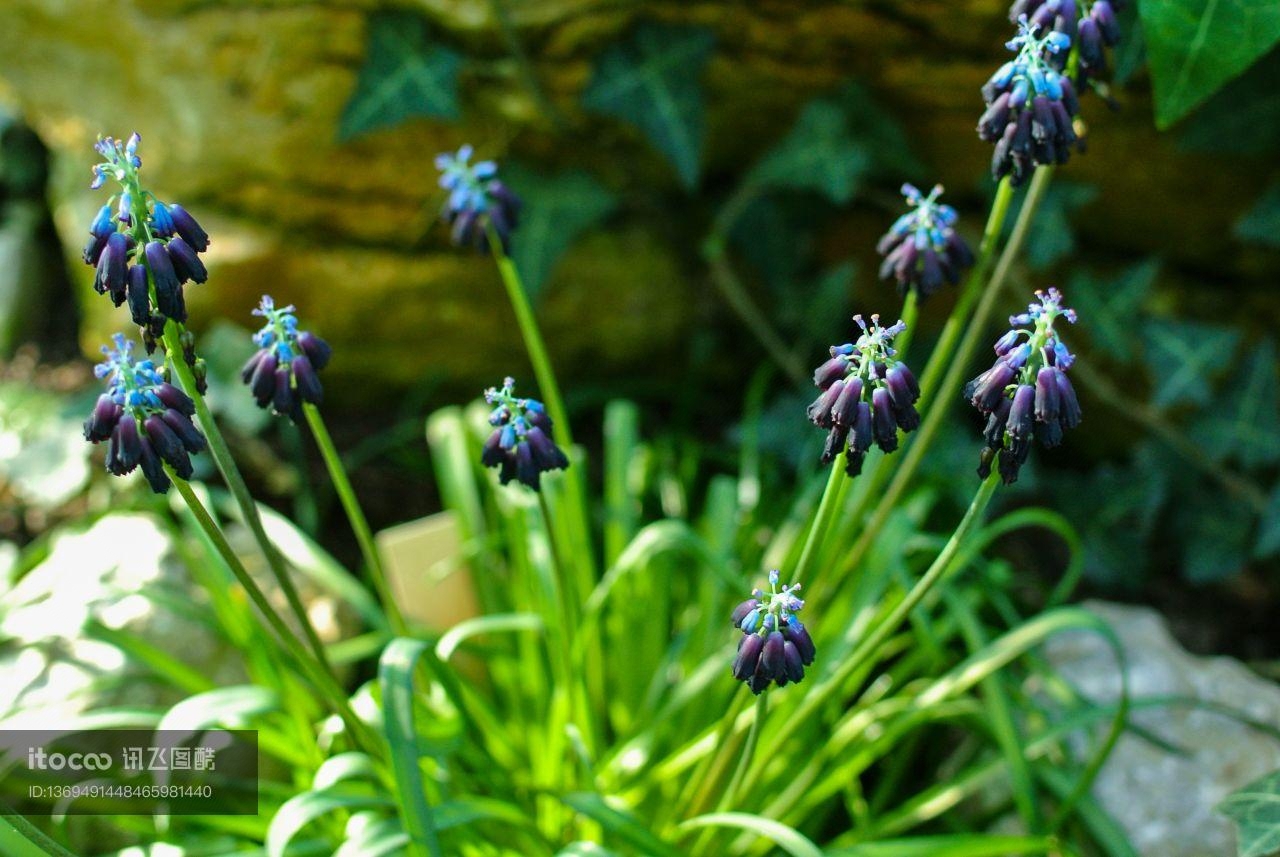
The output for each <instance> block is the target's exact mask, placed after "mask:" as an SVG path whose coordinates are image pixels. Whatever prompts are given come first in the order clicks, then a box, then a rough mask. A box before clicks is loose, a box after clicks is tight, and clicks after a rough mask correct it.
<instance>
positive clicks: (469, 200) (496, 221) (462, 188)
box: [436, 146, 520, 252]
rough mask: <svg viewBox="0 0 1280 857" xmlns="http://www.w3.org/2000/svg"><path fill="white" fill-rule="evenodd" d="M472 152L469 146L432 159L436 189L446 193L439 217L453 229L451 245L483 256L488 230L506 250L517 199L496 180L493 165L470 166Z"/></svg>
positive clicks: (516, 216)
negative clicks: (437, 182)
mask: <svg viewBox="0 0 1280 857" xmlns="http://www.w3.org/2000/svg"><path fill="white" fill-rule="evenodd" d="M473 152H474V150H473V149H472V147H471V146H463V147H461V148H460V149H458V151H457V153H456V154H452V153H449V152H445V153H444V154H441V155H437V156H436V169H438V170H440V187H442V188H444V189H445V190H447V191H448V192H449V197H448V199H446V200H445V203H444V209H443V210H442V212H441V216H442V217H443V218H444V219H445V221H446V222H447V223H449V224H450V225H451V226H452V227H453V232H452V238H453V243H454V244H456V245H458V246H460V247H461V246H470V247H475V248H476V249H477V250H479V251H480V252H487V251H488V249H489V230H490V229H492V230H493V232H494V233H495V234H496V235H497V236H498V240H499V241H500V242H501V243H502V249H503V250H504V251H505V250H508V249H510V246H511V233H512V232H513V231H515V228H516V226H517V224H518V222H519V218H520V198H519V197H517V196H516V195H515V194H514V193H512V191H511V189H510V188H508V187H507V186H506V185H505V184H503V183H502V182H501V181H500V180H499V179H498V165H497V164H496V163H494V162H493V161H478V162H476V163H474V164H472V163H471V155H472V154H473Z"/></svg>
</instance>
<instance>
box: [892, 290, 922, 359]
mask: <svg viewBox="0 0 1280 857" xmlns="http://www.w3.org/2000/svg"><path fill="white" fill-rule="evenodd" d="M919 317H920V296H919V295H918V294H916V290H915V289H908V290H907V295H906V297H904V298H903V299H902V314H901V317H900V319H899V320H900V321H901V322H902V323H903V324H905V325H906V326H907V329H906V330H904V331H902V333H900V334H898V336H897V338H896V339H894V340H893V350H894V351H896V352H897V354H898V359H899V360H906V358H907V349H909V348H910V347H911V340H912V338H913V334H914V333H915V331H916V320H917V319H918V318H919Z"/></svg>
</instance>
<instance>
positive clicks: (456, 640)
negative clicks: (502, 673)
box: [436, 613, 544, 662]
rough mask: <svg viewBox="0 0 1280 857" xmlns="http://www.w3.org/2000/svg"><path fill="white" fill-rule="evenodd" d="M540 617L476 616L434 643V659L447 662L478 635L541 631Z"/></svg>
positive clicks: (511, 615)
mask: <svg viewBox="0 0 1280 857" xmlns="http://www.w3.org/2000/svg"><path fill="white" fill-rule="evenodd" d="M543 627H544V623H543V621H542V617H541V616H538V615H536V614H534V613H505V614H498V615H494V616H477V617H475V618H474V619H466V620H464V621H462V622H459V623H458V624H457V625H454V626H453V627H452V628H450V629H449V630H448V631H446V632H445V633H444V635H443V636H441V637H440V641H439V642H437V643H436V657H437V658H439V659H440V660H441V661H442V662H447V661H448V660H449V658H451V657H453V653H454V652H456V651H457V650H458V647H459V646H461V645H462V644H463V643H465V642H466V641H467V640H469V639H470V638H472V637H475V636H478V635H480V634H493V633H497V632H499V631H539V632H540V631H542V630H543Z"/></svg>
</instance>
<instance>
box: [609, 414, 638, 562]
mask: <svg viewBox="0 0 1280 857" xmlns="http://www.w3.org/2000/svg"><path fill="white" fill-rule="evenodd" d="M639 445H640V409H639V408H637V407H636V405H635V403H634V402H626V401H621V400H619V401H613V402H610V403H609V404H608V405H606V406H605V410H604V561H605V565H606V566H608V565H612V564H613V562H614V561H615V560H616V559H617V558H618V555H619V554H621V553H622V550H623V548H625V547H626V546H627V543H628V542H630V541H631V538H632V536H634V535H635V532H636V528H637V527H638V526H639V519H640V501H639V491H637V490H636V489H637V486H636V484H635V483H636V481H637V480H636V479H635V468H634V467H633V466H632V465H633V462H634V461H635V460H636V450H637V448H638V447H639Z"/></svg>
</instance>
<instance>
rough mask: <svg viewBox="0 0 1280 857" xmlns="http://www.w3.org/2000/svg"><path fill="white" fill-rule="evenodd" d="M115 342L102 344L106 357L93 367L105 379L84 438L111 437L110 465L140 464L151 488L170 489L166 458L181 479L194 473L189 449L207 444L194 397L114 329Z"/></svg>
mask: <svg viewBox="0 0 1280 857" xmlns="http://www.w3.org/2000/svg"><path fill="white" fill-rule="evenodd" d="M114 343H115V348H107V347H105V346H104V347H103V349H102V353H103V354H104V355H106V358H107V359H106V360H105V361H103V362H102V363H101V364H99V365H98V366H97V367H95V369H94V372H95V374H96V375H97V376H98V377H99V378H105V379H106V381H107V385H108V386H107V392H106V393H103V394H102V395H101V396H99V397H98V401H97V404H96V405H94V408H93V413H92V414H90V416H89V419H87V420H86V421H85V424H84V436H85V439H86V440H88V441H91V442H93V443H95V444H96V443H100V442H102V441H106V442H107V470H108V472H110V473H111V474H112V475H114V476H124V475H125V474H126V473H131V472H133V470H134V469H135V468H139V467H140V468H141V469H142V473H143V475H145V476H146V477H147V482H149V483H150V484H151V490H153V491H155V492H156V493H157V494H163V493H165V492H166V491H168V490H169V484H170V483H169V476H168V474H167V473H165V470H164V465H165V464H168V465H169V466H170V467H172V468H173V472H174V473H176V474H177V475H178V476H179V477H181V478H182V479H190V478H191V474H192V466H191V454H193V453H197V452H201V451H202V450H204V448H205V447H206V446H207V442H206V441H205V438H204V435H202V434H201V433H200V431H199V429H197V428H196V427H195V424H194V423H192V422H191V417H192V416H193V415H194V414H195V412H196V408H195V403H194V402H193V401H192V400H191V398H190V397H189V396H187V394H186V393H184V392H182V391H181V390H179V389H178V388H177V387H175V386H173V385H172V384H170V383H168V382H167V381H166V380H165V379H164V376H163V375H162V374H161V373H160V371H159V370H157V369H156V366H155V364H154V363H153V362H152V361H151V360H145V359H144V360H137V361H135V360H134V358H133V343H132V342H130V341H128V340H127V339H125V338H124V336H122V335H121V334H116V336H115V338H114Z"/></svg>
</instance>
